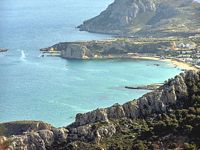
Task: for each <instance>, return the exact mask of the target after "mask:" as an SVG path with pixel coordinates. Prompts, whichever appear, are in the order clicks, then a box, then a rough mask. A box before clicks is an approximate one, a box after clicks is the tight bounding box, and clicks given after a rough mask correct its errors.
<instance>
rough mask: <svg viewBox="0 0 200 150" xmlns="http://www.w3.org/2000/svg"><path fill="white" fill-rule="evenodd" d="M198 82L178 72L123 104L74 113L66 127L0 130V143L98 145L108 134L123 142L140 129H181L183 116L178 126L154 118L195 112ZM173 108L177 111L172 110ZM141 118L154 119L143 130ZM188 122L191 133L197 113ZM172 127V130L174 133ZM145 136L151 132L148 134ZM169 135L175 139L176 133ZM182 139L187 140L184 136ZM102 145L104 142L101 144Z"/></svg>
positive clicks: (31, 147)
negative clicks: (159, 122) (151, 90)
mask: <svg viewBox="0 0 200 150" xmlns="http://www.w3.org/2000/svg"><path fill="white" fill-rule="evenodd" d="M199 83H200V73H197V72H194V71H189V72H185V73H181V74H180V75H177V76H176V77H175V78H174V79H170V80H169V81H167V82H166V83H165V84H164V85H163V86H161V87H160V88H159V89H157V90H155V91H153V92H150V93H148V94H145V95H144V96H142V97H141V98H139V99H138V100H133V101H130V102H127V103H125V104H123V105H119V104H115V105H113V106H112V107H109V108H103V109H97V110H94V111H91V112H88V113H84V114H77V116H76V121H75V122H74V123H72V124H71V125H69V126H67V127H66V128H58V129H57V128H54V127H52V126H49V125H48V126H47V125H45V126H44V125H43V127H42V128H41V127H40V128H39V127H38V126H37V127H35V126H34V128H33V127H32V128H27V129H26V130H27V131H23V132H21V133H20V132H19V131H17V132H12V134H14V136H10V134H7V135H6V134H4V136H1V137H0V144H1V147H7V148H8V149H10V150H15V149H19V150H26V149H27V150H37V149H43V150H45V149H70V150H71V149H81V148H84V149H95V148H97V149H99V148H100V147H98V145H99V144H103V143H104V142H106V143H107V142H108V141H110V140H111V139H112V137H113V138H118V136H121V137H122V136H123V137H124V138H125V139H124V142H125V141H126V140H128V139H127V136H129V139H133V141H134V140H136V139H137V138H139V136H143V134H142V132H144V133H145V137H147V138H148V136H147V135H149V131H148V130H152V134H155V133H156V132H157V133H156V134H160V133H162V134H163V133H164V134H166V133H168V129H169V128H170V130H169V133H171V132H172V131H171V130H172V129H173V128H176V130H180V131H181V129H182V128H183V125H181V122H183V123H184V124H185V121H183V119H182V120H180V128H177V126H178V124H177V121H175V122H174V121H171V123H170V124H169V119H168V120H167V122H168V126H169V127H168V126H166V129H164V126H162V127H161V128H158V127H160V126H161V125H163V123H162V122H161V124H158V121H156V120H158V119H159V118H162V116H164V118H165V119H166V118H167V114H169V116H170V117H172V119H174V117H175V116H173V115H175V114H177V116H178V119H180V117H181V116H180V115H183V116H186V114H185V113H186V112H185V111H187V112H188V113H194V114H196V115H197V114H198V113H199V112H198V108H199V106H200V104H199V102H200V101H198V96H199V95H200V90H199V88H200V84H199ZM193 107H194V108H193ZM184 108H187V109H184ZM176 110H177V112H176V113H173V112H174V111H176ZM182 111H183V112H182ZM171 112H172V113H171ZM184 114H185V115H184ZM192 116H193V117H194V115H189V117H190V120H191V117H192ZM142 118H145V120H146V121H148V122H147V123H148V124H150V125H151V124H152V123H153V122H155V123H154V124H153V127H152V125H151V126H150V127H149V129H148V130H147V129H146V126H147V124H146V125H145V124H144V123H142V122H144V120H143V119H142ZM168 118H169V117H168ZM186 120H188V119H186ZM190 122H191V123H193V124H194V125H193V128H194V134H195V133H196V132H197V131H198V130H199V127H200V126H199V122H198V117H197V118H194V121H190ZM22 124H23V123H22ZM2 125H3V126H4V127H5V126H7V125H6V124H1V130H2ZM13 125H14V124H13V123H12V126H13ZM158 125H159V126H158ZM15 126H19V122H18V123H16V124H15ZM143 126H144V127H143ZM13 127H14V126H13ZM186 127H188V126H186ZM14 128H15V127H14ZM154 128H155V129H154ZM30 129H32V130H30ZM9 130H10V129H9ZM141 130H144V131H141ZM154 130H155V131H154ZM157 130H159V131H157ZM176 130H175V131H176ZM183 130H184V131H185V129H183ZM196 130H197V131H196ZM175 131H173V132H174V133H176V132H175ZM159 132H160V133H159ZM165 132H166V133H165ZM119 134H120V135H119ZM129 134H131V135H129ZM162 134H161V135H162ZM179 134H180V133H179ZM136 135H137V136H136ZM161 135H160V136H161ZM195 135H196V134H195ZM149 136H151V134H150V135H149ZM162 136H163V135H162ZM172 137H173V138H175V139H176V140H177V137H176V136H172ZM172 137H171V136H170V135H168V134H167V136H166V137H165V138H163V139H161V140H163V142H164V141H166V140H165V139H170V138H172ZM197 137H198V135H197ZM149 138H150V137H149ZM149 138H148V139H149ZM193 138H194V137H193ZM153 140H155V139H152V141H153ZM159 140H160V139H159ZM111 141H112V140H111ZM133 141H132V142H133ZM173 141H174V140H173ZM185 141H188V140H187V138H186V139H185ZM129 144H130V143H129ZM150 145H151V144H150ZM87 146H89V147H87ZM93 146H94V147H93ZM102 147H106V146H105V145H102ZM101 149H103V148H101Z"/></svg>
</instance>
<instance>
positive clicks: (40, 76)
mask: <svg viewBox="0 0 200 150" xmlns="http://www.w3.org/2000/svg"><path fill="white" fill-rule="evenodd" d="M111 2H112V0H101V1H99V0H84V1H81V0H57V1H55V0H43V1H39V0H29V1H28V0H1V1H0V30H1V32H0V47H4V48H9V49H10V50H9V52H7V53H4V54H0V106H1V107H0V122H5V121H14V120H43V121H46V122H49V123H51V124H53V125H55V126H63V125H67V124H68V123H70V122H72V121H74V117H75V114H77V113H79V112H86V111H90V110H93V109H96V108H98V107H107V106H110V105H112V104H114V103H124V102H126V101H128V100H132V99H134V98H138V97H140V96H141V95H143V94H144V93H146V92H148V91H142V90H127V89H125V88H124V86H137V85H146V84H151V83H160V82H163V81H164V80H166V79H168V78H169V77H173V76H174V75H176V74H178V73H179V72H180V70H179V69H177V68H174V67H173V66H172V65H171V64H168V63H165V62H155V61H138V60H102V61H94V60H87V61H81V60H64V59H61V58H57V57H45V58H40V57H38V56H39V51H38V49H39V48H42V47H46V46H50V45H52V44H55V43H57V42H61V41H75V40H92V39H106V38H110V36H108V35H100V34H92V33H87V32H79V31H78V30H77V29H76V28H75V27H76V26H78V25H79V24H81V23H82V21H84V20H86V19H89V18H91V17H93V16H95V15H97V14H99V13H100V12H101V11H102V10H103V9H105V8H106V6H107V5H108V4H109V3H111ZM155 63H156V64H157V63H158V64H160V66H155V65H154V64H155Z"/></svg>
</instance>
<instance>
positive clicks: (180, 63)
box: [83, 55, 200, 71]
mask: <svg viewBox="0 0 200 150" xmlns="http://www.w3.org/2000/svg"><path fill="white" fill-rule="evenodd" d="M87 59H135V60H155V61H163V62H169V63H171V64H172V65H173V66H174V67H175V68H176V67H178V68H180V69H183V70H193V71H199V70H200V69H198V68H197V67H195V66H194V65H192V64H189V63H186V62H183V61H179V60H177V59H175V58H166V59H161V58H160V57H159V56H140V55H137V56H127V55H126V56H115V55H109V56H103V57H95V58H83V60H87Z"/></svg>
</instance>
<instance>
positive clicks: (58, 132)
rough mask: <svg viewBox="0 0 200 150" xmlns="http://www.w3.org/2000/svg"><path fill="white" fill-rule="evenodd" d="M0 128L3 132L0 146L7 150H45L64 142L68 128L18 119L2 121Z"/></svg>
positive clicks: (0, 137)
mask: <svg viewBox="0 0 200 150" xmlns="http://www.w3.org/2000/svg"><path fill="white" fill-rule="evenodd" d="M0 126H1V130H5V132H6V133H5V134H3V136H0V147H2V149H8V150H16V149H18V150H46V149H52V148H53V147H54V146H57V145H59V144H61V143H65V142H66V140H67V137H68V130H67V129H65V128H54V127H53V126H51V125H49V124H46V123H43V122H39V121H20V122H10V123H2V124H1V125H0Z"/></svg>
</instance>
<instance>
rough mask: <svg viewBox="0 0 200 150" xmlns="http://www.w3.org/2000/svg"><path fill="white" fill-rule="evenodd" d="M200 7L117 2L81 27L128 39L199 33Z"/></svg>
mask: <svg viewBox="0 0 200 150" xmlns="http://www.w3.org/2000/svg"><path fill="white" fill-rule="evenodd" d="M199 8H200V4H198V3H194V2H193V1H192V0H115V1H114V2H113V3H112V4H111V5H109V6H108V8H107V9H106V10H105V11H103V12H102V13H101V14H100V15H98V16H97V17H94V18H92V19H90V20H87V21H85V22H84V23H83V24H82V25H80V26H79V28H80V30H84V31H89V32H99V33H109V34H120V35H129V36H131V35H137V36H164V35H167V34H176V35H178V33H176V32H181V33H182V32H191V31H190V30H191V29H193V30H195V31H196V32H199V31H197V28H198V27H199V26H200V22H199V19H198V18H199V17H200V15H199ZM191 24H192V25H191ZM180 28H181V29H180ZM193 32H194V31H193ZM136 33H137V34H136Z"/></svg>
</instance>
